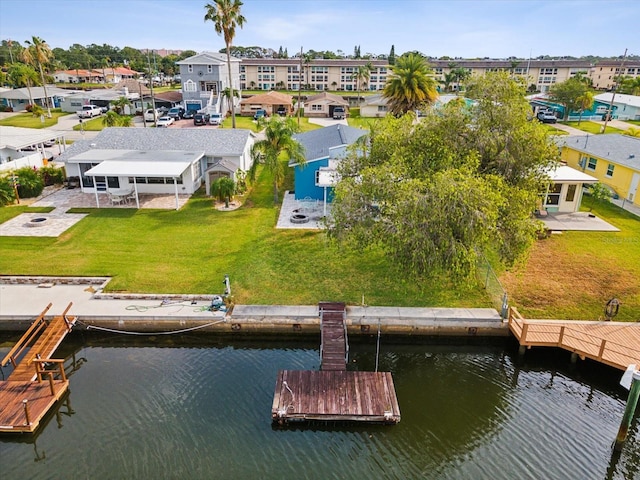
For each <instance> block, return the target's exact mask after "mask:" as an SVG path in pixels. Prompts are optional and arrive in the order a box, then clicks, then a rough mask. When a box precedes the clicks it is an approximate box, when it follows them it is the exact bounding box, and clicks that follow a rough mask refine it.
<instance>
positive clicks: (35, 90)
mask: <svg viewBox="0 0 640 480" xmlns="http://www.w3.org/2000/svg"><path fill="white" fill-rule="evenodd" d="M79 91H80V90H65V89H64V88H58V87H56V86H54V85H47V95H49V97H68V96H69V95H71V94H74V93H77V92H79ZM31 95H32V96H33V98H37V99H40V98H44V88H43V87H31ZM0 98H9V99H11V100H29V89H28V88H27V87H23V88H14V89H13V90H8V91H6V92H0Z"/></svg>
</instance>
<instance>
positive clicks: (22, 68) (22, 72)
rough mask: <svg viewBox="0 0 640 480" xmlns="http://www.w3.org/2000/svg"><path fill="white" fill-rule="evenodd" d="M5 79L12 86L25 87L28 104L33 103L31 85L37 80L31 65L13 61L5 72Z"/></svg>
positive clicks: (35, 83) (36, 82)
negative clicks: (27, 93) (27, 94)
mask: <svg viewBox="0 0 640 480" xmlns="http://www.w3.org/2000/svg"><path fill="white" fill-rule="evenodd" d="M7 79H8V80H9V81H10V82H11V84H12V85H13V86H14V87H27V91H28V92H29V104H30V105H33V94H32V93H31V87H32V86H34V85H37V84H38V82H39V79H38V73H37V72H36V71H35V70H34V69H33V67H32V66H31V65H27V64H25V63H13V64H11V66H10V67H9V70H8V72H7Z"/></svg>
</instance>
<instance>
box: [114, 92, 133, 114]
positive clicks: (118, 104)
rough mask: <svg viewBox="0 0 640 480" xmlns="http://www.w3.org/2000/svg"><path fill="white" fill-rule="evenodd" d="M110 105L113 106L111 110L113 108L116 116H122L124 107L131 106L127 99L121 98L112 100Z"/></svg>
mask: <svg viewBox="0 0 640 480" xmlns="http://www.w3.org/2000/svg"><path fill="white" fill-rule="evenodd" d="M111 105H113V108H115V110H116V112H117V113H118V115H123V114H124V109H125V107H126V106H127V105H131V102H130V101H129V99H128V98H127V97H124V96H122V97H120V98H118V99H117V100H112V101H111Z"/></svg>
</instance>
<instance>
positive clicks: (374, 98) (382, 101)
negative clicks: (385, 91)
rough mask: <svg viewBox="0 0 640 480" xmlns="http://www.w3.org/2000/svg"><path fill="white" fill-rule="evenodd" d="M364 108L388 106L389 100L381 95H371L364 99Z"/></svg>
mask: <svg viewBox="0 0 640 480" xmlns="http://www.w3.org/2000/svg"><path fill="white" fill-rule="evenodd" d="M363 100H364V101H363V102H362V106H364V107H378V106H382V105H386V104H387V99H386V98H385V97H383V96H382V95H381V94H380V93H377V94H375V95H370V96H368V97H363Z"/></svg>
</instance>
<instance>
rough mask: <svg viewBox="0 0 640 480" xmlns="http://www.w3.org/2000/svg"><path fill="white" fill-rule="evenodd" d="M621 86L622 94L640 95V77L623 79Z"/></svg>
mask: <svg viewBox="0 0 640 480" xmlns="http://www.w3.org/2000/svg"><path fill="white" fill-rule="evenodd" d="M620 86H621V89H620V91H621V92H622V93H627V94H629V95H640V77H636V78H633V77H627V78H624V79H622V81H621V85H620Z"/></svg>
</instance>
